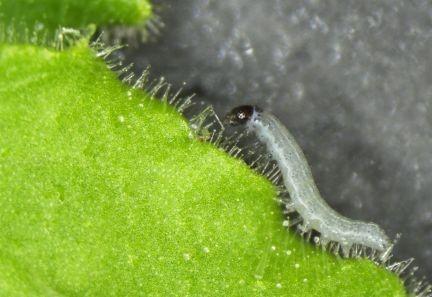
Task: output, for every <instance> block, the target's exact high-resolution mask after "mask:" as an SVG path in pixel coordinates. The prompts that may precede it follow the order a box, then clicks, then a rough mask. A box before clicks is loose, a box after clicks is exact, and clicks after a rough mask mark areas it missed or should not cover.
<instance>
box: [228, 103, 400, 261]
mask: <svg viewBox="0 0 432 297" xmlns="http://www.w3.org/2000/svg"><path fill="white" fill-rule="evenodd" d="M225 122H227V123H228V124H230V125H234V126H236V125H244V126H245V127H246V129H247V131H248V132H253V133H255V134H256V136H257V137H258V139H259V140H260V141H261V142H262V143H264V144H265V145H266V148H267V150H268V152H269V153H270V155H271V157H272V158H273V159H274V161H276V163H277V165H278V167H279V170H280V173H281V175H282V180H283V185H284V187H285V188H286V190H287V192H288V193H289V195H290V202H289V204H288V205H287V210H288V212H289V211H290V210H292V211H296V212H297V213H298V214H299V215H300V217H301V220H302V221H303V223H302V224H301V225H299V229H300V230H301V231H302V232H310V231H312V230H315V231H317V232H319V233H320V234H321V237H320V242H321V244H322V245H323V246H325V245H326V244H327V243H328V242H330V241H331V242H336V243H338V244H339V245H340V247H341V248H342V252H343V254H344V255H345V256H349V252H350V250H351V248H352V247H353V246H355V245H360V246H364V247H367V248H371V249H373V250H376V251H378V252H380V253H383V254H386V253H387V251H388V250H389V249H391V246H392V244H391V241H390V239H389V238H388V237H387V235H386V234H385V232H384V231H383V230H382V229H381V228H380V227H379V226H378V225H377V224H374V223H367V222H362V221H356V220H351V219H349V218H346V217H344V216H342V215H341V214H339V213H337V212H336V211H335V210H333V209H332V208H331V207H330V206H329V205H328V204H327V203H326V202H325V200H324V199H323V198H322V197H321V194H320V193H319V191H318V188H317V186H316V184H315V181H314V179H313V176H312V172H311V169H310V167H309V165H308V163H307V160H306V157H305V155H304V154H303V151H302V150H301V148H300V146H299V145H298V144H297V142H296V140H295V139H294V137H293V136H292V135H291V133H290V132H289V131H288V129H287V128H286V127H285V126H284V125H283V124H282V123H281V122H280V121H279V120H278V119H277V118H276V117H275V116H274V115H273V114H271V113H270V112H268V111H264V110H262V109H260V108H259V107H256V106H251V105H244V106H239V107H236V108H234V109H233V110H232V111H231V112H230V113H228V115H227V116H226V118H225Z"/></svg>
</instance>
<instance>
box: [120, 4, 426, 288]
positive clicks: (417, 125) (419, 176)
mask: <svg viewBox="0 0 432 297" xmlns="http://www.w3.org/2000/svg"><path fill="white" fill-rule="evenodd" d="M155 2H156V7H157V10H158V11H159V16H160V18H161V20H162V21H163V22H164V23H165V28H163V29H162V30H161V34H160V36H156V37H155V36H153V38H155V39H156V40H153V41H152V42H150V43H146V44H142V45H138V46H132V47H129V48H128V49H126V50H124V52H123V54H124V56H125V57H127V61H128V62H134V63H135V70H136V71H137V72H139V71H142V70H143V69H145V68H146V67H147V66H148V65H151V67H152V68H151V73H152V75H153V77H155V78H158V77H160V76H164V77H165V78H166V79H167V81H169V82H171V83H172V84H173V85H174V87H176V88H180V87H184V88H186V93H187V92H195V93H196V94H197V98H196V99H197V100H203V101H206V102H208V103H211V104H213V105H214V106H215V108H216V111H217V112H218V113H219V114H220V115H223V114H225V113H226V112H227V111H228V110H230V109H231V108H232V107H234V106H236V105H239V104H245V103H247V104H251V103H254V104H258V105H260V106H261V107H264V108H266V109H269V110H272V111H273V112H274V113H275V114H276V115H277V116H278V117H279V118H280V119H281V120H282V121H283V122H284V123H285V124H286V125H287V126H288V127H289V129H290V130H291V132H292V133H293V134H294V136H295V137H296V139H297V140H298V142H299V143H300V145H301V146H302V148H303V149H304V151H305V154H306V156H307V158H308V160H309V163H310V165H311V167H312V171H313V174H314V176H315V178H316V181H317V184H318V188H319V189H320V190H321V192H322V194H323V197H324V198H325V199H326V200H327V201H328V202H329V204H330V205H331V206H332V207H333V208H335V209H336V210H337V211H339V212H340V213H342V214H344V215H346V216H347V217H349V218H353V219H361V220H365V221H373V222H376V223H378V224H379V225H381V226H382V227H383V228H384V229H385V230H386V231H387V233H388V234H389V235H390V236H391V237H394V236H395V234H396V233H399V232H400V233H402V238H401V240H400V242H399V243H398V245H397V248H396V251H395V254H396V258H397V259H405V258H409V257H415V258H416V261H415V264H414V265H415V266H416V265H418V266H420V273H419V274H418V275H425V276H426V277H427V278H428V279H429V280H432V261H430V258H431V256H432V247H431V243H432V199H431V195H432V2H430V1H414V0H413V1H408V0H382V1H374V0H365V1H355V0H351V1H336V0H333V1H318V0H310V1H306V0H304V1H289V0H213V1H212V0H182V1H179V0H158V1H155ZM184 82H186V85H185V86H184V85H183V83H184Z"/></svg>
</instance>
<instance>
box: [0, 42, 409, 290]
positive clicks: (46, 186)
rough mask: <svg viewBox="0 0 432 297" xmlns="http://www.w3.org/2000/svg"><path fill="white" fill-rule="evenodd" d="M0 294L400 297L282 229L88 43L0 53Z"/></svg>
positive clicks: (392, 280)
mask: <svg viewBox="0 0 432 297" xmlns="http://www.w3.org/2000/svg"><path fill="white" fill-rule="evenodd" d="M0 73H1V74H2V81H1V83H0V226H1V228H0V295H2V296H57V295H58V296H84V295H85V296H126V295H127V296H144V295H146V296H221V295H227V296H277V295H283V296H368V297H369V296H380V297H382V296H405V292H404V288H403V285H402V283H401V282H400V280H399V279H398V278H397V277H396V276H394V275H392V274H391V273H389V272H387V271H386V270H384V269H382V268H379V267H376V266H375V265H374V264H372V263H371V262H369V261H367V260H341V259H337V258H335V257H333V256H332V255H329V254H327V253H323V252H321V251H320V250H316V249H315V248H313V247H312V246H310V245H309V244H306V243H304V242H303V241H302V240H300V239H299V238H297V237H296V236H295V235H293V234H291V233H289V232H287V231H286V230H285V229H284V228H283V227H282V214H281V211H280V209H279V206H278V204H277V203H276V201H275V199H274V198H275V191H274V189H273V187H272V186H271V185H270V183H269V182H268V181H266V180H265V179H264V178H263V177H260V176H258V175H257V174H255V173H254V172H252V171H251V170H249V169H248V168H247V167H246V166H245V165H244V164H243V163H242V162H241V161H239V160H235V159H232V158H230V157H228V156H227V155H226V154H225V153H223V152H221V151H220V150H219V149H217V148H215V147H213V146H211V145H208V144H205V143H202V142H200V141H198V140H196V139H194V138H193V137H192V136H191V135H192V134H191V131H190V130H189V128H188V126H187V123H186V122H185V120H184V119H183V118H182V117H181V116H179V115H178V114H177V113H176V112H175V111H174V110H173V109H172V108H171V107H169V106H166V105H164V104H162V103H160V102H157V101H152V100H150V99H149V98H148V97H147V96H146V95H145V94H144V93H142V92H141V91H130V90H128V89H127V87H125V86H123V85H121V83H120V82H119V81H118V80H117V78H116V77H115V75H114V74H113V73H112V72H111V71H109V70H108V69H107V68H106V65H105V64H104V63H103V61H100V60H98V59H96V58H95V57H94V54H93V53H92V52H91V51H90V50H89V49H88V47H87V45H86V44H78V45H77V46H76V47H74V48H71V49H69V50H67V51H64V52H57V51H53V50H48V49H43V48H38V47H34V46H12V45H9V46H7V45H3V46H1V47H0Z"/></svg>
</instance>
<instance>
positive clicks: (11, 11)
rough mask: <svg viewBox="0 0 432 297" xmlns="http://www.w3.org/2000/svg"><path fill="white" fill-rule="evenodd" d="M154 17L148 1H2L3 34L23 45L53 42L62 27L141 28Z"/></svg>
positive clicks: (1, 22) (0, 10)
mask: <svg viewBox="0 0 432 297" xmlns="http://www.w3.org/2000/svg"><path fill="white" fill-rule="evenodd" d="M151 16H152V7H151V4H150V2H149V1H148V0H92V1H88V0H36V1H35V0H0V29H1V27H3V28H2V29H1V31H4V32H0V33H2V34H3V35H11V36H7V37H8V38H14V39H16V40H19V41H23V39H26V40H25V41H29V40H33V39H35V38H38V39H48V40H51V39H52V36H53V34H54V32H55V31H56V30H57V29H58V28H59V27H68V28H75V29H85V28H88V27H89V26H90V25H98V26H106V25H118V24H121V25H138V24H142V23H144V22H145V21H146V20H148V19H149V18H150V17H151ZM0 35H1V34H0Z"/></svg>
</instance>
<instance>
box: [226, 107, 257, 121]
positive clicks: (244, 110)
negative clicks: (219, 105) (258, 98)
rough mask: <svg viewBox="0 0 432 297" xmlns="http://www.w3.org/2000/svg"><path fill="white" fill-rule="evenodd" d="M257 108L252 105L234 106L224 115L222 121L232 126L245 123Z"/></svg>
mask: <svg viewBox="0 0 432 297" xmlns="http://www.w3.org/2000/svg"><path fill="white" fill-rule="evenodd" d="M258 110H259V108H258V107H256V106H253V105H242V106H238V107H235V108H234V109H232V110H231V111H230V112H229V113H228V114H227V115H226V116H225V119H224V122H225V123H227V124H229V125H232V126H237V125H241V124H246V123H247V122H248V121H249V120H250V119H251V118H252V116H253V115H254V113H255V112H257V111H258Z"/></svg>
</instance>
